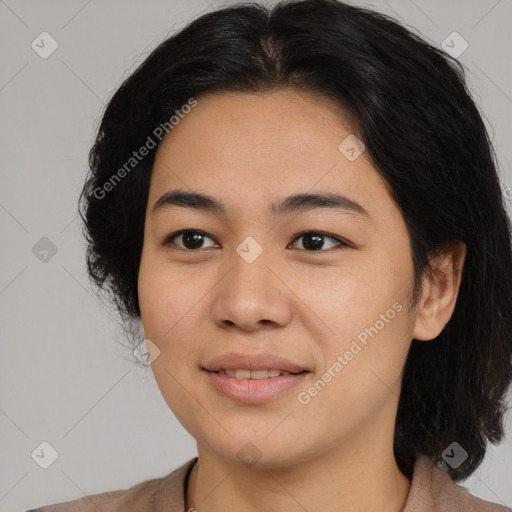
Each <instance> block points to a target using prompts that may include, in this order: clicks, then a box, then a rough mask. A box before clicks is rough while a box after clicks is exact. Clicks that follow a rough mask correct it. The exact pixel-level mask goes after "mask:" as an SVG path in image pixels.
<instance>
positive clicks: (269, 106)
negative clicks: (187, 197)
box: [148, 90, 394, 214]
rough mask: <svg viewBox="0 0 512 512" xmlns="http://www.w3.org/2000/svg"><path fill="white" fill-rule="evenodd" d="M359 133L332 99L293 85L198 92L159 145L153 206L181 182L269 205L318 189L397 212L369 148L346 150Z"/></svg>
mask: <svg viewBox="0 0 512 512" xmlns="http://www.w3.org/2000/svg"><path fill="white" fill-rule="evenodd" d="M354 131H355V130H354V128H353V127H352V126H351V125H350V123H349V122H348V120H347V118H346V117H345V116H344V113H343V110H342V109H341V108H340V107H339V106H338V105H337V104H335V103H334V101H330V100H328V99H325V98H324V99H321V100H320V99H313V98H312V97H311V96H307V95H305V94H304V93H300V92H297V91H294V90H281V91H276V92H272V93H264V94H263V93H262V94H248V93H244V94H242V93H215V94H208V95H205V96H201V97H199V98H197V106H195V107H194V108H193V109H192V110H191V112H190V113H189V114H187V115H186V116H184V117H183V118H182V119H181V120H180V122H179V123H178V124H177V125H175V126H174V127H173V129H172V130H171V131H169V133H168V134H167V135H166V136H165V137H164V139H163V141H162V143H161V144H160V147H159V148H158V151H157V155H156V158H155V162H154V168H153V173H152V179H151V188H150V197H149V203H148V206H152V205H153V204H154V203H155V202H156V201H157V200H158V199H159V198H160V197H161V195H162V194H164V193H165V192H167V191H168V190H170V189H176V188H179V189H190V190H193V191H202V192H204V193H206V194H208V195H210V196H214V197H218V198H224V202H225V203H228V205H229V204H232V205H233V206H234V208H235V207H236V206H241V205H243V206H244V209H247V208H248V207H249V205H251V206H254V207H255V208H256V209H260V208H261V211H262V210H265V211H266V210H268V204H269V203H270V202H271V201H272V198H274V199H278V198H281V197H284V196H288V195H292V194H296V193H304V192H315V190H317V189H318V190H323V191H325V190H329V191H332V192H337V193H340V194H344V195H347V196H350V197H352V198H353V199H354V200H356V201H357V202H358V203H360V204H362V205H363V206H364V207H365V208H366V209H367V210H371V209H372V207H375V206H377V205H379V206H380V207H381V208H384V209H386V208H387V209H388V210H390V213H392V211H391V210H392V209H393V208H394V204H393V203H392V201H391V199H390V197H389V195H388V193H387V190H386V189H385V184H384V182H383V180H382V178H381V176H380V175H379V173H378V172H377V171H376V170H375V169H374V168H373V166H372V165H371V164H370V162H369V160H368V159H367V157H366V154H365V152H364V151H363V152H362V153H361V155H360V156H359V157H357V158H356V159H349V158H347V153H346V152H344V149H345V146H346V144H347V143H348V144H350V143H352V140H353V137H354V136H356V135H355V134H354ZM344 141H348V142H347V143H346V142H344ZM340 144H341V145H342V146H341V149H340ZM344 144H345V146H344ZM357 149H358V148H357V147H356V150H357ZM359 149H360V148H359ZM381 214H382V212H381Z"/></svg>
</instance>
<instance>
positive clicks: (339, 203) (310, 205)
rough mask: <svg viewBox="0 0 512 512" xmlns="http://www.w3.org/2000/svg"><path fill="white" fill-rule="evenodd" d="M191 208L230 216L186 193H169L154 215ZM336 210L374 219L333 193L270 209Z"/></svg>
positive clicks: (291, 199)
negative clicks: (165, 210)
mask: <svg viewBox="0 0 512 512" xmlns="http://www.w3.org/2000/svg"><path fill="white" fill-rule="evenodd" d="M175 206H178V207H182V208H192V209H194V210H197V211H202V212H207V213H212V214H214V215H220V216H223V217H226V216H227V208H226V205H225V204H224V203H223V202H222V201H219V200H218V199H215V198H213V197H210V196H208V195H206V194H201V193H199V192H187V191H184V190H179V189H175V190H170V191H168V192H166V193H165V194H164V195H163V196H161V197H160V198H159V199H158V200H157V201H156V203H155V204H154V206H153V214H155V213H157V212H158V211H160V210H163V209H166V208H172V207H175ZM326 208H334V209H337V210H340V211H345V212H349V213H352V214H356V215H357V216H360V217H361V218H363V219H364V220H367V221H368V222H371V223H373V222H374V220H375V219H374V218H373V217H372V216H371V215H370V214H369V213H368V211H367V210H366V209H365V208H364V207H363V206H362V205H360V204H359V203H358V202H356V201H354V200H353V199H350V198H348V197H347V196H345V195H343V194H337V193H334V192H317V193H302V194H294V195H291V196H288V197H285V198H283V199H280V200H278V201H275V202H274V203H272V204H271V205H270V208H269V212H270V213H271V214H272V215H273V216H276V217H279V216H284V215H289V214H291V213H299V212H307V211H311V210H317V209H326Z"/></svg>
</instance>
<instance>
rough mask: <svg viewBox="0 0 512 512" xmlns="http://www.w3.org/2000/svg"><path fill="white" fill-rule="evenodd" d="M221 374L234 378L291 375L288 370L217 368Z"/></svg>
mask: <svg viewBox="0 0 512 512" xmlns="http://www.w3.org/2000/svg"><path fill="white" fill-rule="evenodd" d="M218 373H220V374H221V375H227V376H228V377H233V378H235V379H267V378H269V377H279V376H280V375H292V374H291V373H290V372H285V371H281V370H273V369H270V370H268V369H267V370H252V371H251V370H239V369H236V370H219V371H218Z"/></svg>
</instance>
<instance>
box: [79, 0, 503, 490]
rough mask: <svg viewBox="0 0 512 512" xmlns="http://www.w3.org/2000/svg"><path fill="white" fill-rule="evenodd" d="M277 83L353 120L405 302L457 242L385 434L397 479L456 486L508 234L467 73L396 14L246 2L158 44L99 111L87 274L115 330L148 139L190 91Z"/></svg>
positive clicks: (489, 411)
mask: <svg viewBox="0 0 512 512" xmlns="http://www.w3.org/2000/svg"><path fill="white" fill-rule="evenodd" d="M283 88H294V89H296V90H298V91H301V92H305V93H310V94H313V95H314V96H317V97H318V98H320V97H327V98H330V99H331V100H334V101H335V102H337V104H339V105H340V106H341V107H343V109H344V112H345V113H346V115H347V116H348V118H349V119H350V120H351V122H352V123H353V126H354V133H357V134H358V137H359V138H360V139H361V140H362V141H363V142H364V144H365V146H366V151H365V155H366V157H367V158H368V159H369V160H370V162H371V163H372V165H373V166H374V167H375V169H376V170H377V171H378V172H379V173H380V175H381V176H382V177H383V178H384V181H385V183H386V186H387V187H388V190H389V193H390V195H391V197H392V199H393V200H394V201H395V202H396V204H397V205H398V207H399V208H400V210H401V212H402V215H403V217H404V220H405V223H406V225H407V229H408V233H409V237H410V244H411V253H412V258H413V262H414V283H413V286H412V289H413V291H412V293H411V296H412V297H413V301H412V305H415V304H417V301H418V298H419V297H420V292H421V277H422V276H423V275H424V273H425V272H429V271H430V270H431V267H430V265H429V258H430V257H432V256H433V255H435V254H437V253H438V252H439V251H440V250H441V249H442V247H443V246H444V244H445V243H446V242H448V241H450V240H461V241H463V242H464V243H465V244H466V246H467V255H466V260H465V264H464V268H463V272H462V282H461V285H460V290H459V296H458V299H457V303H456V306H455V310H454V313H453V315H452V317H451V319H450V321H449V322H448V324H447V325H446V326H445V328H444V329H443V331H442V332H441V333H440V334H439V336H438V337H436V338H435V339H434V340H432V341H430V342H424V341H422V342H420V341H419V340H412V343H411V347H410V350H409V353H408V356H407V360H406V363H405V367H404V371H403V377H402V391H401V396H400V401H399V405H398V412H397V418H396V426H395V439H394V451H395V457H396V459H397V463H398V464H399V466H400V467H401V468H402V470H403V471H404V472H406V473H408V474H410V469H411V467H412V465H413V463H414V461H415V459H416V457H417V456H418V454H420V453H421V454H425V455H427V456H429V457H430V458H431V459H433V460H434V461H436V462H437V463H438V464H441V465H443V466H445V469H446V470H447V471H448V473H449V474H450V476H451V477H452V479H454V480H456V481H457V480H462V479H465V478H467V477H468V476H469V475H471V474H472V473H473V472H474V471H475V470H476V468H477V467H478V466H479V465H480V463H481V462H482V460H483V458H484V456H485V452H486V445H487V441H490V442H492V443H495V444H496V443H498V442H499V441H500V440H501V439H502V438H503V436H504V427H503V420H504V415H505V414H506V410H507V409H506V403H505V396H506V392H507V390H508V387H509V385H510V383H511V381H512V363H511V359H512V315H511V311H512V272H511V269H512V248H511V245H512V244H511V225H510V219H509V218H508V216H507V213H506V209H505V201H504V198H503V194H502V191H501V188H500V184H499V179H498V175H497V163H496V156H495V153H494V149H493V146H492V143H491V141H490V138H489V135H488V133H487V130H486V128H485V125H484V122H483V120H482V116H481V115H480V113H479V110H478V108H477V106H476V105H475V102H474V101H473V99H472V97H471V94H470V92H469V89H468V87H467V85H466V81H465V72H464V68H463V66H462V65H461V64H460V63H459V62H458V61H457V60H456V59H453V58H452V57H450V56H448V55H446V54H445V53H444V52H443V51H442V50H441V49H439V48H437V47H436V46H434V45H432V44H430V43H429V42H427V41H426V40H424V39H423V38H421V37H420V36H418V35H416V34H414V33H413V31H411V30H409V29H407V28H405V27H404V26H402V25H401V24H399V23H398V22H397V21H395V20H394V19H392V18H390V17H388V16H386V15H383V14H379V13H377V12H374V11H372V10H368V9H364V8H361V7H355V6H351V5H347V4H344V3H341V2H337V1H335V0H303V1H293V0H285V1H282V2H280V3H279V4H277V5H276V6H274V7H273V8H267V7H264V6H263V5H259V4H257V3H249V2H244V3H240V4H238V5H237V6H235V7H229V8H223V9H219V10H217V11H214V12H210V13H207V14H204V15H202V16H200V17H198V18H197V19H195V20H193V21H192V22H191V23H189V24H188V25H187V26H186V27H185V28H183V29H182V30H180V31H179V32H177V33H176V34H174V35H172V36H171V37H169V38H168V39H166V40H165V41H163V42H162V43H161V44H160V45H159V46H158V47H157V48H156V49H154V50H153V51H152V52H151V53H150V54H149V56H147V58H145V60H144V61H143V62H142V64H141V65H140V66H139V67H138V68H137V69H136V70H135V71H134V72H133V73H132V74H131V75H130V76H129V77H128V78H127V79H126V80H125V81H124V82H123V83H122V85H121V86H120V87H119V88H118V90H117V91H116V92H115V94H114V95H113V97H112V98H111V100H110V101H109V103H108V105H107V106H106V109H105V111H104V113H103V116H102V119H101V123H100V125H99V128H98V133H97V136H96V140H95V142H94V145H93V147H92V149H91V151H90V155H89V165H90V171H89V175H88V177H87V180H86V182H85V185H84V188H83V191H82V194H81V197H80V205H79V211H80V215H81V216H82V220H83V222H84V235H85V236H86V239H87V265H88V272H89V274H90V277H91V279H92V280H93V282H94V283H95V284H96V285H97V287H98V289H99V290H100V291H101V290H103V291H104V292H106V293H107V295H108V297H109V299H110V300H112V301H113V303H114V304H115V305H116V306H117V308H118V310H119V312H120V314H121V316H122V318H123V319H124V320H129V319H134V318H135V319H136V318H140V309H139V303H138V294H137V278H138V269H139V264H140V257H141V250H142V243H143V230H144V217H145V209H146V206H147V199H148V191H149V183H150V178H151V172H152V166H153V162H154V155H155V153H156V149H157V148H158V143H159V142H160V139H159V138H158V137H156V135H155V129H156V128H157V127H159V126H160V127H161V126H165V127H167V128H166V131H168V130H167V129H168V128H169V126H170V122H169V120H170V119H171V117H172V116H173V115H177V114H178V113H179V112H181V109H182V108H183V106H184V105H186V104H187V103H189V102H190V99H191V98H194V99H195V100H196V101H197V100H198V99H199V100H200V96H201V95H202V94H206V93H210V92H223V91H225V92H244V93H265V92H267V91H274V90H279V89H283ZM166 123H167V124H166ZM160 131H161V130H160ZM158 133H160V132H158ZM171 136H172V134H171ZM148 137H151V138H152V140H153V141H154V142H155V139H158V140H157V141H156V142H157V143H156V147H155V148H154V149H152V150H151V152H150V153H149V154H148V155H147V156H146V157H145V158H143V159H140V161H138V160H137V162H136V164H134V165H133V166H132V165H130V168H128V167H127V166H126V163H127V162H128V161H130V158H133V152H134V151H136V150H137V149H138V148H140V147H142V146H144V145H146V146H147V145H148V140H149V139H148ZM340 142H341V141H340ZM131 162H132V163H133V161H131ZM120 169H125V172H120ZM454 441H455V442H457V443H459V445H461V446H462V447H463V448H464V449H465V450H466V451H467V453H468V458H467V460H466V461H465V463H464V464H462V465H461V466H459V467H458V468H453V467H451V466H447V465H446V464H445V463H444V462H443V460H444V459H443V455H442V454H443V451H444V450H445V449H446V448H447V447H448V446H449V445H450V444H451V443H452V442H454Z"/></svg>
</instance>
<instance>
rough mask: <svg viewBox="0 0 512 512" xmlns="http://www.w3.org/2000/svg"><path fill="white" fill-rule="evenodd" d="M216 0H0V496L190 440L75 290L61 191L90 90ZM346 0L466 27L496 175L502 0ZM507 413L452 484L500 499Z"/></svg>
mask: <svg viewBox="0 0 512 512" xmlns="http://www.w3.org/2000/svg"><path fill="white" fill-rule="evenodd" d="M230 3H231V4H233V3H235V2H224V3H220V2H218V3H214V2H213V0H209V1H208V2H207V1H206V0H172V1H169V0H167V1H157V0H151V1H144V2H143V1H142V0H137V1H121V0H107V1H101V2H100V1H99V0H89V1H86V0H80V1H75V0H73V1H69V0H68V1H63V0H61V1H56V0H53V1H50V0H47V1H41V0H39V1H26V0H17V1H15V0H0V20H1V21H0V52H1V57H2V65H1V70H0V73H1V74H0V106H1V111H2V116H1V118H0V119H1V120H0V140H1V141H2V151H1V152H0V169H1V172H2V187H1V190H0V225H1V229H2V251H1V255H0V258H1V267H0V311H1V321H0V329H1V337H2V338H1V339H2V359H1V363H0V364H1V366H0V379H1V387H0V432H1V433H2V435H1V437H0V450H1V452H0V454H1V460H2V463H1V470H0V511H14V510H22V511H24V510H27V509H29V508H33V507H36V506H41V505H46V504H50V503H55V502H61V501H67V500H71V499H75V498H79V497H82V496H84V495H86V494H95V493H99V492H103V491H108V490H115V489H121V488H127V487H129V486H131V485H134V484H135V483H138V482H141V481H143V480H146V479H149V478H156V477H161V476H163V475H165V474H167V473H169V472H170V471H171V470H173V469H175V468H177V467H178V466H180V465H182V464H183V463H184V462H186V461H187V460H188V459H190V458H191V457H193V456H195V454H196V448H195V442H194V440H193V438H192V437H191V436H190V435H189V434H188V433H187V432H186V431H185V430H184V429H183V427H181V425H180V424H179V423H178V421H177V420H176V418H175V417H174V415H173V414H172V412H171V411H170V410H169V409H168V407H167V405H166V403H165V402H164V400H163V398H162V397H161V395H160V392H159V390H158V388H157V386H156V384H155V382H154V380H153V376H152V374H151V373H150V371H146V372H144V371H143V370H140V369H139V368H136V367H135V365H134V363H133V359H132V357H131V354H130V352H129V350H128V349H126V348H124V347H123V345H122V342H123V336H122V331H121V329H120V327H119V323H118V321H117V319H116V315H115V312H114V311H113V310H112V309H109V308H108V306H107V305H106V304H102V303H100V302H99V301H98V300H97V298H96V297H95V296H94V294H93V293H92V292H91V288H90V285H89V283H88V279H87V276H86V272H85V265H84V243H83V240H82V236H81V232H80V225H79V222H78V219H77V216H76V203H77V198H78V194H79V191H80V189H81V186H82V181H83V178H84V176H85V172H86V169H87V152H88V150H89V148H90V145H91V141H92V140H93V136H94V132H95V129H96V126H97V123H98V120H99V116H100V113H101V111H102V108H103V104H104V102H105V101H106V100H107V99H108V98H109V97H110V95H111V94H112V93H113V92H114V90H115V89H116V87H118V86H119V85H120V83H121V81H122V79H123V78H124V77H126V76H127V75H128V74H129V73H130V72H131V71H133V69H134V67H135V65H136V64H137V63H138V62H140V60H141V59H143V58H144V56H145V55H147V53H148V51H149V50H151V49H152V48H153V47H154V46H156V44H157V43H158V42H159V41H161V40H162V39H163V38H165V37H167V36H168V35H170V34H171V33H173V32H175V31H176V30H178V29H179V28H180V27H182V26H183V25H184V24H185V23H186V22H188V21H189V20H191V19H192V18H193V17H195V16H196V15H198V14H199V13H202V12H206V11H208V10H212V9H216V8H217V7H220V6H222V5H228V4H230ZM272 3H275V2H272ZM352 3H354V4H358V5H366V6H372V7H374V8H375V9H377V10H381V11H383V12H385V13H387V14H391V15H393V16H395V17H397V18H398V19H399V20H401V21H402V22H403V23H405V24H406V25H408V26H409V27H412V28H414V29H415V30H417V31H418V32H420V33H421V34H422V35H423V36H424V37H426V38H428V39H430V40H431V41H433V42H434V43H435V44H437V45H440V44H441V43H442V41H443V40H445V38H446V37H447V36H448V35H449V34H451V33H452V32H453V31H457V32H459V33H460V34H461V35H462V36H463V37H464V39H465V40H467V42H468V43H469V47H468V49H467V50H466V51H465V52H464V53H463V54H462V55H461V56H460V57H459V60H460V61H461V62H463V63H464V64H465V65H466V66H467V67H468V68H469V73H468V79H469V83H470V85H471V89H472V91H473V93H474V95H475V98H476V100H477V103H478V104H479V105H480V107H481V109H482V111H483V112H484V113H485V116H486V124H487V126H488V127H489V128H490V130H491V134H492V137H493V140H494V143H495V147H496V150H497V153H498V156H499V159H500V163H501V168H500V173H501V178H502V183H503V188H504V189H505V188H507V187H511V186H512V173H511V164H510V162H512V157H511V154H510V153H511V145H510V140H511V123H510V121H509V119H510V115H511V114H512V99H511V97H512V72H511V68H510V55H511V53H512V52H511V46H512V45H511V30H510V20H512V3H511V1H510V0H478V1H477V0H473V1H467V0H465V1H464V0H458V1H445V0H438V1H420V0H414V1H413V0H388V1H384V0H381V1H375V2H373V3H372V2H356V1H354V2H352ZM43 31H47V32H49V33H50V34H51V35H52V36H53V38H55V39H56V40H57V42H58V45H59V47H58V49H57V50H56V51H55V53H53V54H52V55H51V56H50V57H49V58H47V59H42V58H41V57H40V56H39V55H38V54H37V53H36V52H35V51H34V50H33V49H32V48H31V43H32V41H33V40H34V39H35V38H36V37H37V36H38V35H39V34H40V33H41V32H43ZM507 63H508V64H507ZM507 191H508V193H509V195H508V197H512V188H507ZM510 206H511V203H510V202H509V207H510ZM42 237H47V238H49V239H50V240H51V241H52V242H53V244H55V246H56V249H57V252H56V254H55V255H53V256H52V254H51V253H49V255H48V256H47V261H46V262H42V261H40V259H39V258H38V257H36V255H35V254H34V253H33V251H32V248H33V246H34V245H35V244H36V243H37V242H38V241H39V240H40V239H41V238H42ZM41 243H44V242H41ZM511 417H512V415H509V418H508V422H507V431H508V438H507V441H505V442H504V443H503V444H501V445H500V446H499V447H492V446H491V447H490V448H489V452H488V455H487V457H486V459H485V462H484V463H483V465H482V466H481V467H480V468H479V470H478V471H477V472H476V473H475V474H474V475H473V476H472V477H471V478H470V479H469V480H467V481H466V482H465V484H464V485H465V486H466V487H468V488H469V490H470V491H471V492H472V493H473V494H475V495H477V496H480V497H482V498H484V499H487V500H490V501H495V502H498V503H505V504H507V505H512V486H511V485H510V484H511V480H512V479H511V476H510V475H512V422H511V421H510V419H511ZM43 441H46V442H48V443H50V444H51V445H52V446H53V447H54V448H55V449H56V450H57V452H58V458H57V460H56V461H55V462H54V463H53V464H52V465H51V466H50V467H49V468H48V469H46V470H45V469H42V468H41V467H40V466H39V465H37V464H36V462H34V460H33V459H32V457H31V454H32V452H33V451H34V449H35V448H36V447H38V446H39V445H40V443H41V442H43Z"/></svg>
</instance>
